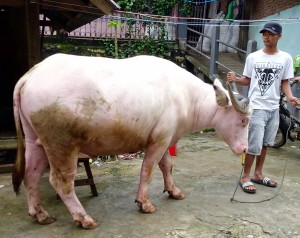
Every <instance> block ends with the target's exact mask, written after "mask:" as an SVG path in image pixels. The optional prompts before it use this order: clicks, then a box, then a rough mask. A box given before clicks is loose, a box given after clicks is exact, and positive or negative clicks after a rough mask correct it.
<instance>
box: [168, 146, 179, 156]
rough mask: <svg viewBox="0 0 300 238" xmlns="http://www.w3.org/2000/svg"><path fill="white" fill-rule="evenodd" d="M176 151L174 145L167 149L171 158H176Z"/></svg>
mask: <svg viewBox="0 0 300 238" xmlns="http://www.w3.org/2000/svg"><path fill="white" fill-rule="evenodd" d="M176 150H177V148H176V144H175V145H173V146H171V147H169V153H170V155H171V156H176Z"/></svg>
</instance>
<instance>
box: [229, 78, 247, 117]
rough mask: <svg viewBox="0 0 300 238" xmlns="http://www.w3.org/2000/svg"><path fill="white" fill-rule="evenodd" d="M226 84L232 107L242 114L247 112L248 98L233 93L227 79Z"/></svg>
mask: <svg viewBox="0 0 300 238" xmlns="http://www.w3.org/2000/svg"><path fill="white" fill-rule="evenodd" d="M226 85H227V89H228V93H229V97H230V100H231V103H232V105H233V106H234V108H235V109H236V110H237V111H239V112H241V113H243V114H249V98H245V97H243V96H242V95H239V94H237V95H235V94H234V93H233V91H232V88H231V86H230V83H229V82H228V81H227V82H226Z"/></svg>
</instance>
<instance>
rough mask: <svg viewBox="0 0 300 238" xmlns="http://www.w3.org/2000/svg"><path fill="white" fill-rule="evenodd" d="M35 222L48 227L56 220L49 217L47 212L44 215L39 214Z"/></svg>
mask: <svg viewBox="0 0 300 238" xmlns="http://www.w3.org/2000/svg"><path fill="white" fill-rule="evenodd" d="M35 217H36V219H37V222H38V223H39V224H41V225H48V224H51V223H53V222H56V218H55V217H52V216H50V215H49V214H48V213H47V212H45V213H39V214H37V215H36V216H35Z"/></svg>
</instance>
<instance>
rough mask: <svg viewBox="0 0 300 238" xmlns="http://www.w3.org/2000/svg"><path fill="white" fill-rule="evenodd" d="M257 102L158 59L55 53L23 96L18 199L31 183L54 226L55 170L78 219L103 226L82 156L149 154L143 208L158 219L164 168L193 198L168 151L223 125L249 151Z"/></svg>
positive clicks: (32, 199) (17, 97)
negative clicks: (49, 206)
mask: <svg viewBox="0 0 300 238" xmlns="http://www.w3.org/2000/svg"><path fill="white" fill-rule="evenodd" d="M248 104H249V103H248V100H247V99H243V98H241V97H235V95H234V94H233V93H232V91H231V89H230V87H229V90H228V91H227V90H225V89H224V88H223V86H222V84H221V83H220V82H219V81H218V80H215V83H214V86H212V85H209V84H206V83H204V82H202V81H201V80H200V79H198V78H197V77H195V76H194V75H192V74H191V73H189V72H187V71H186V70H185V69H182V68H180V67H179V66H177V65H176V64H174V63H172V62H170V61H167V60H164V59H161V58H157V57H152V56H138V57H133V58H129V59H108V58H99V57H84V56H71V55H64V54H57V55H54V56H51V57H49V58H47V59H46V60H44V61H43V62H41V63H40V64H38V65H36V66H34V67H33V68H32V69H31V70H30V71H29V72H27V73H26V74H25V75H24V76H23V77H22V78H21V79H20V80H19V82H18V83H17V84H16V87H15V90H14V115H15V123H16V129H17V135H18V141H19V144H18V154H17V155H18V156H17V160H16V166H15V171H14V173H13V183H14V189H15V191H16V192H17V193H18V191H19V186H20V184H21V182H22V181H23V180H24V185H25V188H26V194H27V200H28V207H29V214H30V215H31V216H32V217H34V218H35V219H37V220H38V222H39V223H41V224H48V223H52V222H53V221H55V218H53V217H52V216H50V215H49V214H48V213H47V211H45V210H44V209H43V208H42V206H41V198H40V194H39V190H38V185H39V182H40V178H41V176H42V174H43V172H44V170H45V169H46V167H47V165H48V164H50V183H51V185H52V186H53V188H54V189H55V190H56V192H57V193H58V194H59V196H60V197H61V199H62V200H63V202H64V203H65V205H66V206H67V207H68V209H69V211H70V213H71V214H72V216H73V218H74V220H75V222H76V223H77V224H78V225H81V226H82V227H84V228H94V227H95V226H97V222H96V221H95V220H94V219H93V218H91V217H90V216H89V215H88V214H87V213H86V211H85V210H84V208H83V207H82V205H81V203H80V202H79V200H78V198H77V197H76V194H75V192H74V178H75V175H76V169H77V158H78V154H79V152H82V153H85V154H87V155H90V156H92V157H93V156H99V155H117V154H123V153H126V152H134V151H140V150H145V158H144V160H143V164H142V168H141V174H140V183H139V187H138V191H137V195H136V202H137V204H138V206H139V207H140V209H141V210H142V211H143V212H145V213H152V212H154V211H155V207H154V206H153V204H152V203H151V202H150V200H149V199H148V183H149V179H150V175H151V172H152V170H153V168H154V167H155V166H156V165H157V164H158V165H159V168H160V169H161V171H162V173H163V178H164V190H165V191H167V192H168V193H169V195H170V197H172V198H175V199H183V198H184V194H183V193H182V192H181V191H180V189H179V188H178V187H176V186H175V184H174V182H173V179H172V175H171V167H172V165H171V162H170V156H169V152H168V147H169V146H171V145H174V144H175V143H176V142H177V141H178V140H179V139H180V138H181V137H182V136H183V135H185V134H187V133H190V132H193V131H198V130H201V129H204V128H215V130H216V131H217V133H218V134H219V135H220V137H221V138H223V140H224V141H225V142H226V143H227V144H228V145H229V146H230V148H231V149H232V151H233V152H234V153H236V154H241V153H242V152H243V151H245V150H246V149H247V127H248V121H249V115H250V110H249V107H248ZM233 105H234V106H233ZM21 124H22V128H23V131H24V135H25V148H24V143H23V140H22V130H21ZM24 150H25V155H24Z"/></svg>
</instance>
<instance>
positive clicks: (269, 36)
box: [262, 31, 281, 47]
mask: <svg viewBox="0 0 300 238" xmlns="http://www.w3.org/2000/svg"><path fill="white" fill-rule="evenodd" d="M280 37H281V34H277V35H275V34H273V33H272V32H270V31H264V32H263V33H262V40H263V43H264V45H265V46H266V47H273V46H277V42H278V40H279V39H280Z"/></svg>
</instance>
